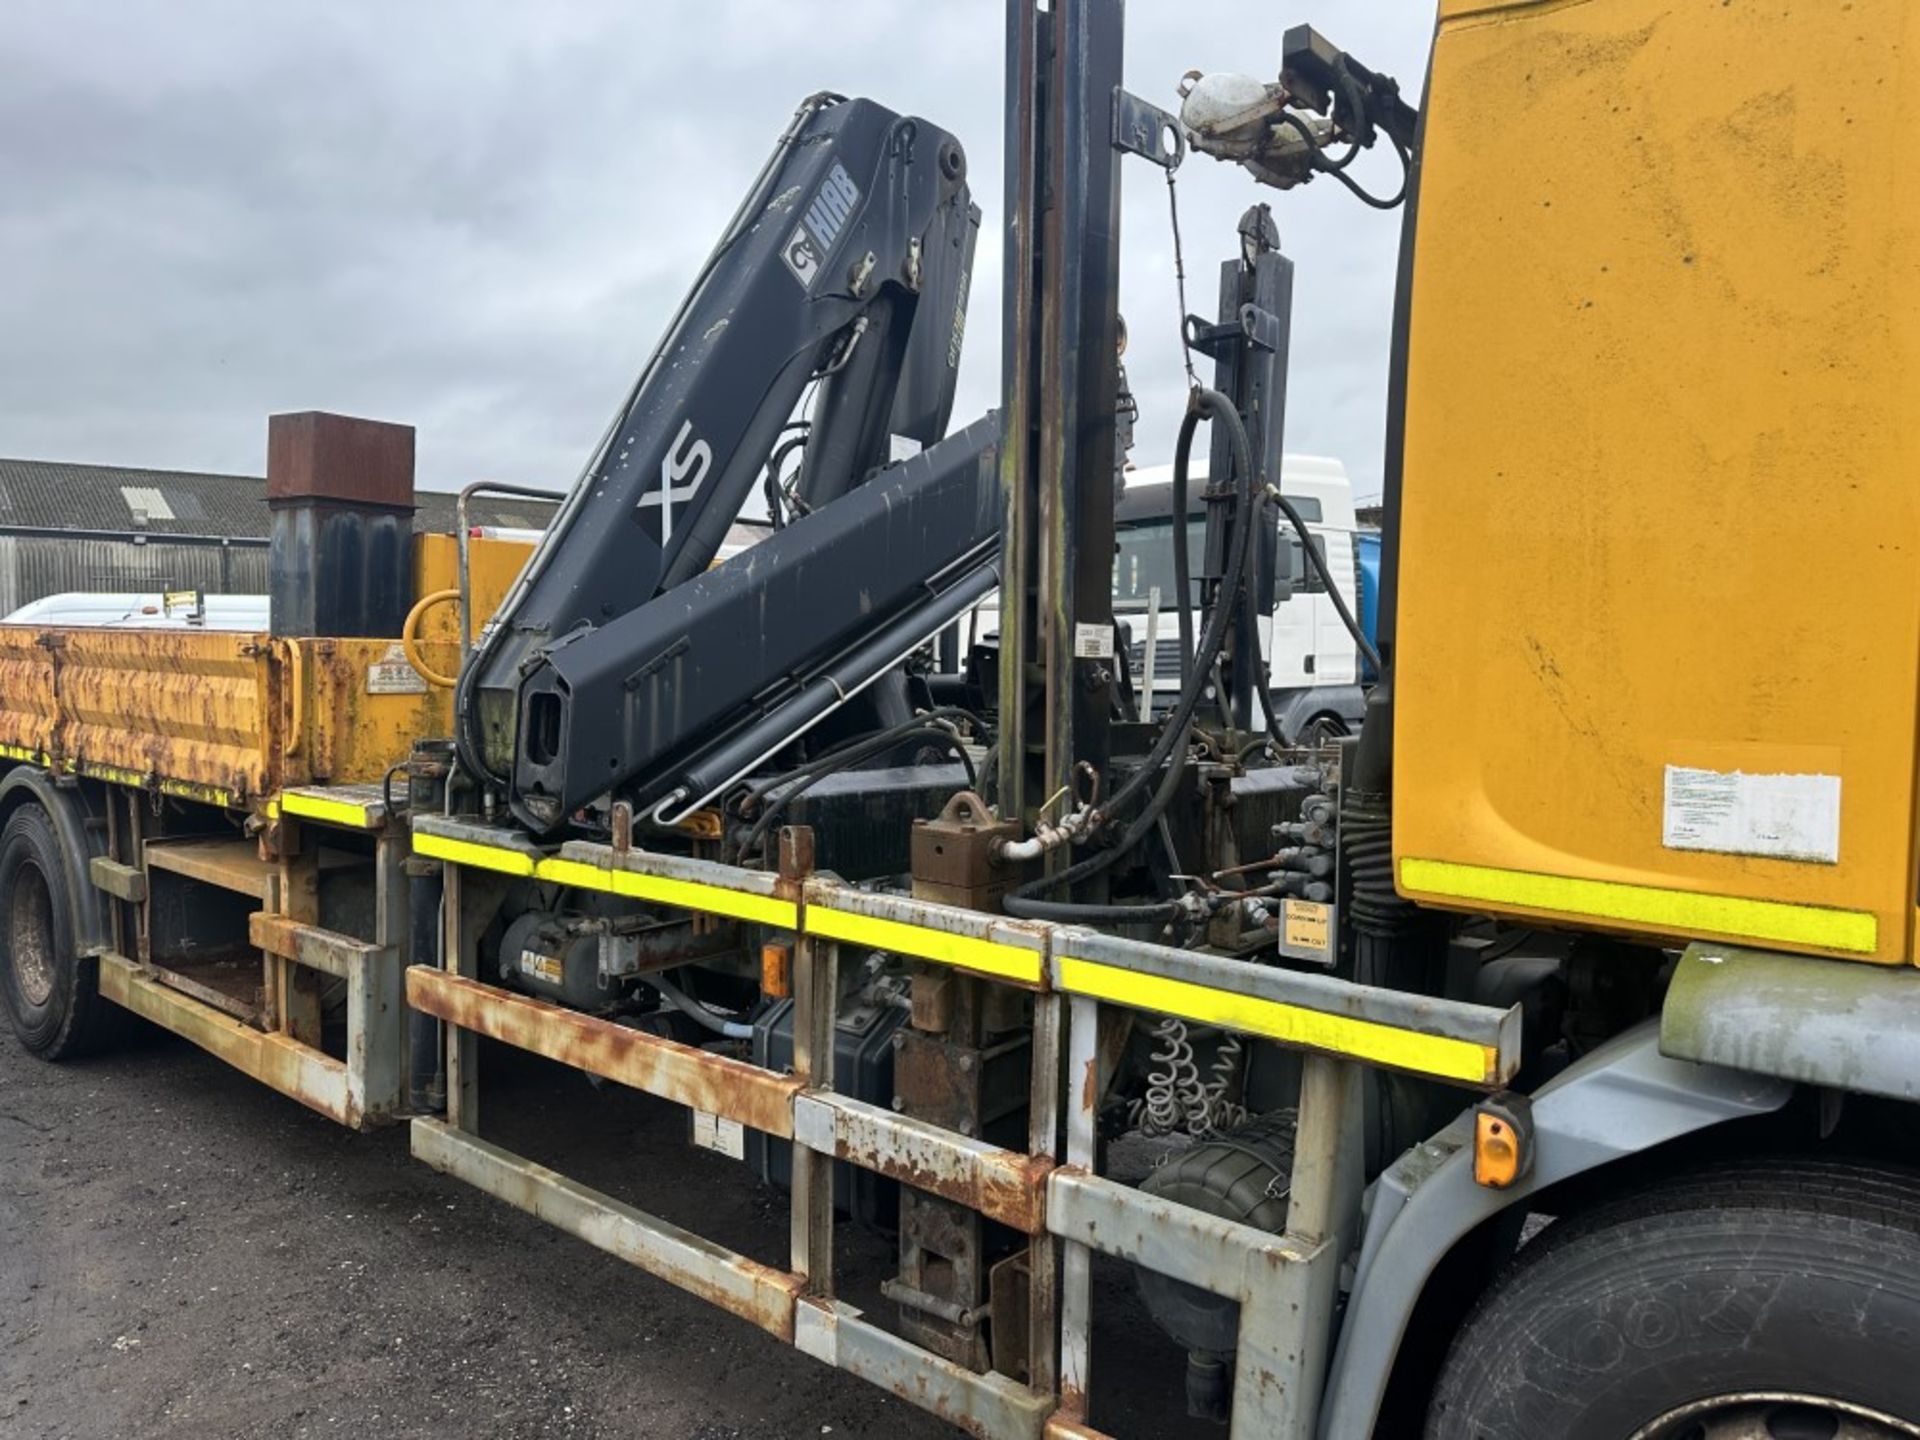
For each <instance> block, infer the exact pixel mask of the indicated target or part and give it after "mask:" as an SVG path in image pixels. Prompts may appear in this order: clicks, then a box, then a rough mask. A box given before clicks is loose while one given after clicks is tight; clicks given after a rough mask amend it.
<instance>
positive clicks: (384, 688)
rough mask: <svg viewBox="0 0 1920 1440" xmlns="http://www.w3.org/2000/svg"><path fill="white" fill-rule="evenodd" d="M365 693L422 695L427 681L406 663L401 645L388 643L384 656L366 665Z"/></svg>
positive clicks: (425, 689) (405, 653)
mask: <svg viewBox="0 0 1920 1440" xmlns="http://www.w3.org/2000/svg"><path fill="white" fill-rule="evenodd" d="M367 693H368V694H369V695H424V694H426V693H427V681H426V677H425V676H423V675H422V674H421V673H420V672H419V671H418V670H416V669H414V668H413V666H411V665H409V664H408V663H407V652H406V650H405V649H404V648H403V647H402V646H399V645H389V646H388V647H387V653H386V654H385V655H384V656H382V657H381V658H380V659H378V660H376V661H374V662H373V664H371V665H369V666H367Z"/></svg>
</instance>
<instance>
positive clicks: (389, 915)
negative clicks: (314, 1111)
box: [347, 832, 407, 1120]
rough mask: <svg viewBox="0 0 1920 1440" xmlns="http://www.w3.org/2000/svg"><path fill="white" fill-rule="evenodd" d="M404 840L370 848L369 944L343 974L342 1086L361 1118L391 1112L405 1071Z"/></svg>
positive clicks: (396, 836)
mask: <svg viewBox="0 0 1920 1440" xmlns="http://www.w3.org/2000/svg"><path fill="white" fill-rule="evenodd" d="M406 855H407V842H406V838H405V836H404V834H401V833H395V832H389V833H387V834H384V835H382V836H381V837H380V840H379V842H378V843H377V844H376V845H375V847H374V861H373V877H374V918H373V932H374V944H373V946H372V949H371V953H370V954H368V955H367V956H366V958H365V960H364V961H363V962H362V963H361V964H360V965H359V966H358V967H357V968H356V969H355V970H354V972H353V973H352V974H351V975H349V976H348V977H347V1088H348V1091H349V1093H350V1094H352V1095H353V1097H354V1099H355V1101H356V1103H357V1104H358V1105H359V1107H360V1111H361V1113H362V1115H364V1116H365V1117H366V1118H367V1119H369V1120H373V1119H385V1118H389V1117H391V1116H393V1115H395V1114H397V1113H398V1112H399V1110H400V1108H401V1097H402V1095H403V1094H404V1091H405V1087H406V1075H407V998H406V962H407V877H406V870H405V861H406Z"/></svg>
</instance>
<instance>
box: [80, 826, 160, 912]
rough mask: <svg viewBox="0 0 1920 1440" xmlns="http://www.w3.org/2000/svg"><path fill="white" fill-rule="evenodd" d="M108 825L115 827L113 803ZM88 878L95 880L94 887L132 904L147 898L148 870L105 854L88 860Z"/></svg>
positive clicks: (110, 827)
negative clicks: (123, 863) (124, 863)
mask: <svg viewBox="0 0 1920 1440" xmlns="http://www.w3.org/2000/svg"><path fill="white" fill-rule="evenodd" d="M107 827H108V828H109V829H112V828H113V807H112V806H111V805H109V806H108V807H107ZM109 843H111V842H109ZM87 878H88V879H89V880H91V881H92V882H93V888H94V889H96V890H101V891H104V892H105V893H107V894H108V895H111V896H112V897H113V898H114V899H116V900H124V901H126V902H127V903H128V904H130V905H138V904H140V903H142V902H143V901H144V900H145V899H146V898H147V872H146V871H144V870H137V869H135V868H134V867H133V866H131V865H122V864H121V863H120V862H119V861H118V860H112V859H109V858H108V857H107V856H105V855H95V856H93V857H92V858H91V859H90V860H88V861H87Z"/></svg>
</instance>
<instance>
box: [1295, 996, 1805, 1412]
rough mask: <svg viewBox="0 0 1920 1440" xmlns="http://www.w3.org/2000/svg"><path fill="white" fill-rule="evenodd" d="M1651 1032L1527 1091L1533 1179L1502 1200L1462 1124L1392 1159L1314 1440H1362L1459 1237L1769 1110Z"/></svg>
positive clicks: (1771, 1106)
mask: <svg viewBox="0 0 1920 1440" xmlns="http://www.w3.org/2000/svg"><path fill="white" fill-rule="evenodd" d="M1659 1039H1660V1032H1659V1021H1657V1020H1648V1021H1647V1022H1645V1023H1644V1024H1642V1025H1639V1026H1637V1027H1635V1028H1634V1029H1632V1030H1629V1031H1627V1032H1626V1033H1625V1034H1622V1035H1619V1036H1616V1037H1615V1038H1614V1039H1612V1040H1610V1041H1609V1042H1608V1043H1607V1044H1605V1045H1603V1046H1601V1047H1600V1048H1599V1049H1597V1050H1595V1051H1593V1052H1592V1053H1591V1054H1589V1055H1587V1056H1585V1057H1584V1058H1583V1059H1581V1060H1580V1062H1579V1063H1578V1064H1576V1065H1574V1066H1572V1067H1571V1068H1569V1069H1568V1070H1567V1071H1565V1072H1564V1073H1563V1074H1561V1075H1558V1076H1556V1077H1555V1078H1554V1079H1553V1080H1552V1081H1550V1082H1548V1083H1547V1084H1546V1085H1543V1086H1542V1087H1541V1088H1540V1089H1539V1090H1538V1091H1536V1092H1535V1093H1534V1095H1533V1097H1532V1099H1533V1124H1534V1144H1535V1150H1534V1164H1533V1171H1532V1174H1531V1175H1530V1176H1529V1177H1528V1178H1527V1179H1526V1180H1524V1181H1522V1182H1521V1183H1520V1184H1518V1185H1516V1186H1514V1187H1513V1188H1511V1189H1508V1190H1489V1189H1487V1188H1485V1187H1483V1186H1480V1185H1476V1184H1475V1183H1474V1180H1473V1153H1472V1149H1471V1147H1470V1145H1469V1143H1468V1142H1469V1141H1470V1139H1471V1136H1472V1130H1471V1126H1472V1117H1471V1113H1470V1112H1469V1113H1463V1114H1462V1115H1461V1116H1460V1117H1459V1119H1457V1120H1456V1121H1455V1122H1454V1123H1453V1124H1452V1125H1450V1126H1449V1127H1448V1128H1447V1129H1445V1130H1443V1131H1442V1132H1441V1133H1440V1134H1438V1135H1436V1136H1434V1137H1433V1138H1432V1139H1431V1140H1428V1141H1426V1142H1425V1143H1423V1144H1421V1145H1417V1146H1415V1147H1414V1148H1413V1149H1412V1150H1409V1151H1408V1152H1407V1153H1406V1154H1404V1155H1402V1156H1401V1157H1400V1158H1399V1159H1398V1160H1396V1161H1395V1162H1394V1163H1393V1165H1392V1166H1390V1167H1389V1168H1388V1170H1387V1171H1386V1173H1385V1174H1383V1175H1382V1176H1381V1177H1380V1178H1379V1179H1378V1180H1376V1181H1375V1182H1374V1184H1373V1188H1372V1191H1371V1193H1370V1196H1369V1200H1370V1209H1369V1211H1368V1215H1367V1222H1366V1234H1365V1238H1364V1239H1363V1241H1362V1242H1361V1250H1360V1261H1359V1266H1358V1270H1357V1273H1356V1276H1355V1281H1354V1291H1353V1295H1352V1297H1351V1299H1350V1300H1349V1302H1348V1305H1347V1316H1346V1323H1345V1325H1344V1326H1343V1327H1342V1329H1341V1333H1340V1339H1339V1345H1338V1347H1337V1349H1336V1350H1335V1352H1334V1360H1333V1371H1332V1374H1331V1375H1330V1376H1329V1377H1328V1382H1327V1390H1326V1401H1325V1403H1324V1404H1323V1405H1322V1407H1321V1412H1320V1434H1321V1436H1322V1437H1323V1440H1366V1437H1368V1436H1370V1435H1372V1434H1373V1427H1374V1421H1375V1417H1376V1416H1377V1415H1378V1413H1379V1409H1380V1403H1381V1400H1382V1399H1383V1398H1384V1396H1385V1393H1386V1387H1387V1377H1388V1376H1389V1375H1390V1374H1391V1373H1392V1370H1393V1361H1394V1356H1395V1355H1396V1354H1397V1353H1398V1351H1399V1348H1400V1341H1401V1337H1402V1336H1403V1335H1404V1334H1405V1333H1406V1327H1407V1322H1408V1320H1409V1319H1410V1318H1411V1317H1412V1314H1413V1308H1414V1305H1415V1303H1416V1302H1417V1301H1418V1300H1419V1298H1420V1295H1421V1292H1422V1291H1423V1290H1424V1289H1425V1288H1426V1284H1427V1279H1428V1277H1429V1276H1430V1275H1432V1273H1433V1271H1434V1269H1435V1267H1436V1266H1438V1265H1439V1263H1440V1261H1441V1260H1442V1259H1444V1258H1445V1256H1446V1255H1447V1252H1448V1251H1450V1250H1451V1249H1452V1248H1453V1247H1454V1245H1455V1244H1457V1243H1458V1242H1459V1241H1460V1240H1461V1239H1462V1238H1463V1237H1464V1236H1465V1235H1466V1234H1467V1233H1468V1232H1469V1231H1471V1230H1472V1229H1473V1228H1474V1227H1475V1226H1477V1225H1479V1224H1480V1223H1481V1222H1482V1221H1484V1220H1486V1219H1487V1218H1488V1217H1489V1216H1492V1215H1495V1214H1497V1213H1499V1212H1500V1211H1501V1210H1504V1209H1506V1208H1508V1207H1509V1206H1511V1205H1513V1204H1515V1203H1516V1202H1518V1201H1522V1200H1524V1199H1526V1198H1527V1196H1529V1195H1531V1194H1533V1193H1534V1192H1536V1191H1538V1190H1541V1189H1544V1188H1545V1187H1547V1186H1549V1185H1553V1184H1555V1183H1556V1182H1558V1181H1561V1180H1565V1179H1568V1178H1569V1177H1571V1176H1574V1175H1579V1174H1582V1173H1584V1172H1587V1171H1591V1170H1597V1169H1599V1168H1600V1167H1601V1166H1604V1165H1607V1164H1609V1163H1611V1162H1613V1161H1615V1160H1621V1159H1625V1158H1626V1157H1628V1156H1630V1155H1635V1154H1638V1153H1639V1152H1641V1151H1644V1150H1647V1149H1649V1148H1651V1147H1652V1146H1655V1145H1659V1144H1662V1143H1664V1142H1665V1141H1668V1140H1673V1139H1677V1138H1678V1137H1680V1136H1682V1135H1688V1134H1692V1133H1694V1132H1696V1131H1700V1130H1705V1129H1707V1128H1709V1127H1711V1126H1714V1125H1719V1124H1723V1123H1725V1122H1726V1121H1729V1120H1738V1119H1741V1118H1743V1117H1745V1116H1750V1115H1764V1114H1767V1113H1769V1112H1771V1111H1774V1110H1777V1109H1779V1108H1780V1107H1781V1106H1782V1105H1784V1104H1785V1103H1786V1100H1787V1097H1788V1096H1789V1095H1790V1094H1792V1092H1793V1086H1792V1084H1791V1083H1790V1082H1788V1081H1786V1080H1782V1079H1779V1078H1777V1077H1774V1076H1766V1075H1754V1074H1749V1073H1742V1072H1741V1071H1737V1070H1729V1069H1725V1068H1722V1067H1720V1066H1714V1065H1701V1064H1696V1063H1694V1062H1692V1061H1687V1060H1675V1059H1672V1058H1669V1057H1668V1056H1665V1055H1662V1054H1661V1053H1660V1047H1659Z"/></svg>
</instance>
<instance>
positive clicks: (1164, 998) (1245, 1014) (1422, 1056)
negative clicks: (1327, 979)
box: [1055, 955, 1500, 1085]
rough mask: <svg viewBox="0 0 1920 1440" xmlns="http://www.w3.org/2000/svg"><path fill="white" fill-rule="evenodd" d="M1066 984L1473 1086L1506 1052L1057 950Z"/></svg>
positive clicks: (1134, 1006)
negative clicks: (1080, 957)
mask: <svg viewBox="0 0 1920 1440" xmlns="http://www.w3.org/2000/svg"><path fill="white" fill-rule="evenodd" d="M1055 964H1056V967H1057V969H1058V972H1059V979H1060V988H1061V989H1063V990H1065V991H1066V992H1067V993H1068V994H1070V995H1088V996H1091V997H1093V998H1094V999H1096V1000H1107V1001H1110V1002H1112V1003H1113V1004H1115V1005H1124V1006H1126V1007H1127V1008H1128V1009H1130V1010H1148V1011H1152V1012H1154V1013H1155V1014H1164V1015H1178V1016H1180V1017H1182V1018H1183V1019H1187V1020H1198V1021H1201V1022H1202V1023H1203V1024H1207V1025H1219V1026H1223V1027H1224V1028H1226V1029H1228V1030H1239V1031H1243V1032H1245V1033H1246V1034H1249V1035H1264V1036H1266V1037H1267V1038H1268V1039H1270V1040H1278V1041H1280V1042H1282V1043H1283V1044H1287V1045H1301V1046H1305V1047H1306V1048H1308V1049H1310V1050H1324V1051H1328V1052H1330V1053H1332V1054H1335V1055H1348V1056H1351V1057H1353V1058H1354V1059H1356V1060H1367V1061H1371V1062H1372V1063H1374V1064H1376V1065H1391V1066H1393V1067H1394V1068H1395V1069H1399V1070H1414V1071H1418V1072H1419V1073H1420V1074H1422V1075H1436V1076H1439V1077H1440V1078H1442V1079H1446V1080H1462V1081H1465V1082H1466V1083H1467V1084H1469V1085H1488V1084H1492V1083H1493V1081H1494V1079H1495V1077H1496V1076H1497V1075H1498V1073H1499V1059H1500V1057H1499V1055H1498V1053H1497V1052H1496V1051H1495V1049H1494V1048H1493V1047H1492V1046H1491V1045H1480V1044H1476V1043H1475V1042H1474V1041H1472V1040H1455V1039H1453V1038H1451V1037H1449V1036H1446V1035H1426V1034H1423V1033H1421V1032H1420V1031H1418V1030H1402V1029H1400V1028H1399V1027H1398V1026H1395V1025H1382V1024H1380V1023H1378V1022H1377V1021H1373V1020H1356V1019H1354V1018H1353V1017H1351V1016H1348V1015H1329V1014H1326V1013H1325V1012H1323V1011H1320V1010H1309V1009H1306V1008H1305V1007H1304V1006H1300V1005H1288V1004H1285V1003H1283V1002H1282V1001H1279V1000H1266V999H1262V998H1261V997H1259V996H1257V995H1237V994H1235V993H1234V992H1233V991H1231V990H1214V989H1211V988H1209V987H1208V986H1205V985H1195V984H1193V983H1192V982H1190V981H1187V980H1173V979H1170V978H1168V977H1167V976H1165V975H1146V974H1142V973H1141V972H1140V971H1137V970H1123V969H1121V968H1120V967H1119V966H1117V965H1103V964H1101V963H1099V962H1098V961H1094V960H1076V959H1074V958H1073V957H1072V956H1069V955H1061V956H1057V957H1056V959H1055Z"/></svg>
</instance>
